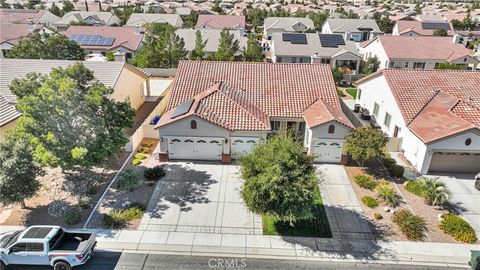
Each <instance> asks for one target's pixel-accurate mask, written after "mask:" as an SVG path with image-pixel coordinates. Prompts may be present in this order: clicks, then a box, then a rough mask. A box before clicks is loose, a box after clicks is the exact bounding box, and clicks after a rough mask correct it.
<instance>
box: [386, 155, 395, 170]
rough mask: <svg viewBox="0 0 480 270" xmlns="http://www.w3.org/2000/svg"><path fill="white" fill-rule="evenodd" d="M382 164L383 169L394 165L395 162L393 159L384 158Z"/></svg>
mask: <svg viewBox="0 0 480 270" xmlns="http://www.w3.org/2000/svg"><path fill="white" fill-rule="evenodd" d="M383 164H384V165H385V167H387V168H388V167H390V166H392V165H396V164H397V161H396V160H395V159H394V158H391V157H386V158H384V159H383Z"/></svg>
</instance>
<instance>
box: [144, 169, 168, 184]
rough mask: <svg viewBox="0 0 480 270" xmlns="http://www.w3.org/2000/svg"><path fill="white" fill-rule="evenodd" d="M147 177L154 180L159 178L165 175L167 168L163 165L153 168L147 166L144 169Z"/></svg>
mask: <svg viewBox="0 0 480 270" xmlns="http://www.w3.org/2000/svg"><path fill="white" fill-rule="evenodd" d="M143 176H144V177H145V179H147V180H150V181H153V180H158V179H160V178H162V177H164V176H165V170H164V169H163V168H162V167H161V166H155V167H153V168H147V169H145V171H143Z"/></svg>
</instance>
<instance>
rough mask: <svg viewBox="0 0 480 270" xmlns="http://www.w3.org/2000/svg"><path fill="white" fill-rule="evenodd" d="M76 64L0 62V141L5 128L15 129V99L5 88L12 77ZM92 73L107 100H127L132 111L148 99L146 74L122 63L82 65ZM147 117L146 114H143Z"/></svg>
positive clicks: (59, 61) (2, 60)
mask: <svg viewBox="0 0 480 270" xmlns="http://www.w3.org/2000/svg"><path fill="white" fill-rule="evenodd" d="M77 62H81V61H71V60H45V59H13V58H3V59H0V140H1V139H2V138H3V135H4V134H5V132H6V131H7V130H8V129H11V128H13V127H15V122H16V120H17V119H18V117H20V115H21V113H20V112H19V111H17V110H16V109H15V104H16V102H17V99H16V97H15V95H14V94H13V93H12V92H11V91H10V88H9V85H10V83H11V82H12V80H14V79H15V78H19V77H23V76H25V75H26V74H27V73H30V72H37V73H42V74H46V73H48V72H50V71H51V70H52V69H53V68H56V67H62V68H66V67H68V66H71V65H73V64H75V63H77ZM82 63H83V64H84V65H85V66H86V67H87V68H88V69H90V70H91V71H93V73H94V76H95V77H96V78H97V79H98V80H99V81H100V82H102V83H103V84H105V85H106V86H109V87H112V88H113V93H112V95H111V97H112V98H113V99H115V100H118V101H129V102H130V104H131V106H132V107H133V108H134V109H137V110H140V109H141V106H142V105H143V104H144V103H145V100H146V97H149V96H150V91H151V90H150V85H149V80H148V77H149V76H148V74H147V73H145V72H143V71H141V70H140V69H137V68H135V67H133V66H130V65H129V64H126V63H125V62H82ZM147 115H148V114H147Z"/></svg>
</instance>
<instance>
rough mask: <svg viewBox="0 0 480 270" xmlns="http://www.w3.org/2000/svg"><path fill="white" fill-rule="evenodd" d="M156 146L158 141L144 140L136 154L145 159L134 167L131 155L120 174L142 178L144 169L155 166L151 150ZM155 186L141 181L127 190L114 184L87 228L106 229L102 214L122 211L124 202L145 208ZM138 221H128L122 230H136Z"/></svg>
mask: <svg viewBox="0 0 480 270" xmlns="http://www.w3.org/2000/svg"><path fill="white" fill-rule="evenodd" d="M157 144H158V140H154V139H144V140H143V141H142V143H141V144H140V146H139V147H138V149H137V151H136V152H138V151H141V153H142V154H144V155H145V156H146V158H145V159H144V160H142V162H141V163H140V164H139V165H137V166H134V165H133V164H132V161H133V159H134V156H135V155H132V157H131V158H130V159H129V160H128V161H127V165H126V166H125V168H124V169H123V171H122V172H125V171H127V170H133V171H134V173H135V175H137V176H138V177H140V178H143V171H144V170H145V169H146V168H148V167H153V166H154V164H156V163H155V162H153V161H154V160H155V159H156V158H157V157H156V156H155V155H153V150H154V149H155V147H156V145H157ZM117 181H118V178H117ZM155 185H156V182H154V181H146V180H144V179H142V180H141V181H139V182H138V184H137V185H136V186H135V188H134V189H133V190H128V189H120V188H117V186H116V184H115V183H114V184H113V185H112V187H111V188H110V189H109V190H108V192H107V194H106V195H105V197H104V199H103V200H102V202H101V203H100V205H99V207H98V209H97V211H95V213H94V215H93V218H92V220H91V221H90V223H89V224H88V228H106V227H105V225H104V224H103V216H104V214H107V213H109V212H110V211H112V210H114V209H116V210H119V209H123V208H124V207H123V206H122V204H124V203H125V202H126V201H128V202H130V203H140V204H142V205H144V206H145V207H146V206H147V204H148V202H149V201H150V197H151V196H152V193H153V190H154V189H155ZM140 221H141V218H138V219H134V220H132V221H130V222H129V223H128V224H127V225H126V227H125V228H124V229H128V230H136V229H137V228H138V226H139V224H140Z"/></svg>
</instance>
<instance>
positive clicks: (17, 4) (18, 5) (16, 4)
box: [13, 3, 24, 9]
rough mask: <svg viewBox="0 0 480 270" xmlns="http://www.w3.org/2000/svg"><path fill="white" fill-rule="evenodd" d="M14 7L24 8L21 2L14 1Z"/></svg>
mask: <svg viewBox="0 0 480 270" xmlns="http://www.w3.org/2000/svg"><path fill="white" fill-rule="evenodd" d="M13 8H14V9H24V7H23V5H22V4H20V3H13Z"/></svg>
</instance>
